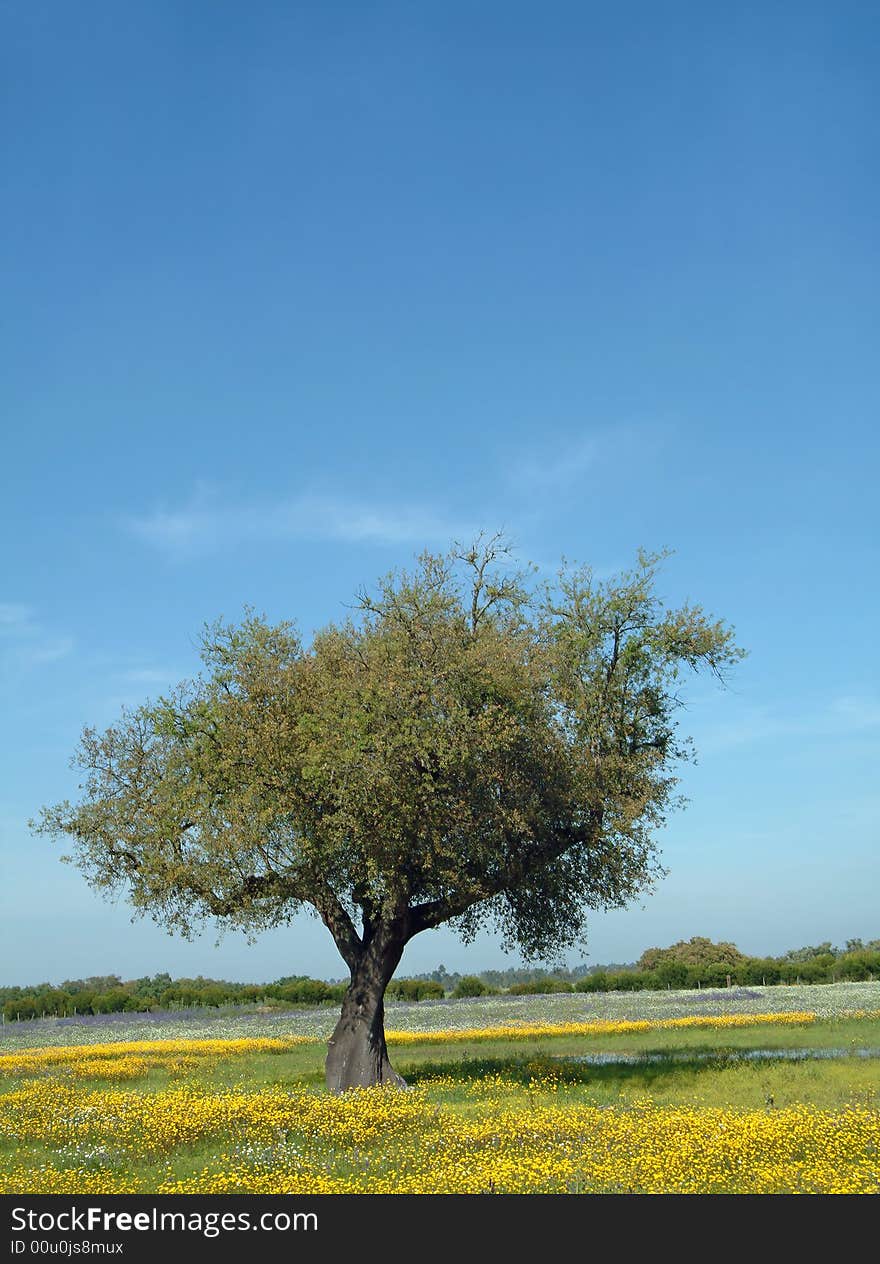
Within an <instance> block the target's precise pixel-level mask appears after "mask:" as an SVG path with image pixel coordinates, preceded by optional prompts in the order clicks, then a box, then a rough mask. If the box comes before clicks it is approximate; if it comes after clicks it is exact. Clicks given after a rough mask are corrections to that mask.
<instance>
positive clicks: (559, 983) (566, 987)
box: [508, 978, 574, 996]
mask: <svg viewBox="0 0 880 1264" xmlns="http://www.w3.org/2000/svg"><path fill="white" fill-rule="evenodd" d="M508 991H509V992H510V994H511V995H512V996H540V995H543V994H544V993H546V992H573V991H574V987H573V985H572V984H571V983H569V982H568V980H567V979H553V978H548V979H532V980H530V981H529V982H527V983H514V984H513V985H512V986H511V987H510V988H508Z"/></svg>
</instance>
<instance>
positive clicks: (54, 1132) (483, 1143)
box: [0, 984, 880, 1194]
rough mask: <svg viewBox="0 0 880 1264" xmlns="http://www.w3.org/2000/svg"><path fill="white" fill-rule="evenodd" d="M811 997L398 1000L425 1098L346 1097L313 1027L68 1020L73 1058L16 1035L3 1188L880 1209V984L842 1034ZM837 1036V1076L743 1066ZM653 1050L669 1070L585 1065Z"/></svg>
mask: <svg viewBox="0 0 880 1264" xmlns="http://www.w3.org/2000/svg"><path fill="white" fill-rule="evenodd" d="M808 991H809V992H821V993H823V994H827V993H828V992H829V991H831V988H829V987H827V986H826V987H822V988H816V989H805V988H800V989H794V988H786V989H773V990H772V1000H773V1001H774V1002H775V1001H776V1000H777V997H778V996H780V995H784V994H786V993H789V994H794V995H792V997H791V1000H792V1001H794V1000H795V999H797V1000H799V1001H800V1007H799V1008H798V1007H795V1006H794V1005H789V1006H784V1007H783V1006H779V1005H774V1007H773V1009H772V1010H771V1009H770V1008H769V1006H768V999H769V998H768V996H767V993H770V992H771V989H767V992H766V993H765V992H763V991H762V990H756V995H748V996H743V995H742V994H738V995H734V996H730V995H729V994H727V995H725V994H720V995H719V994H715V1007H716V1008H715V1012H714V1013H707V1012H705V1011H704V1010H703V1009H695V1007H694V1005H693V1003H688V1002H686V1001H683V1000H681V995H682V994H678V997H677V998H676V995H675V994H666V995H665V996H661V997H660V998H659V1000H660V1001H665V1007H664V1006H662V1005H661V1004H659V1003H658V1002H657V998H655V997H652V998H650V999H651V1001H652V1002H654V1004H653V1007H652V1010H651V1012H650V1013H649V1014H646V1013H645V1007H644V1005H643V1002H644V994H639V995H636V996H630V997H626V998H622V999H624V1000H625V1001H627V1002H628V1005H627V1010H626V1011H624V1012H621V1010H620V1008H617V1010H616V1012H614V1007H615V1005H616V1003H617V1001H618V1000H619V999H621V998H617V997H615V998H614V1000H613V1002H612V1003H611V1004H610V1005H609V1004H607V1002H608V1001H609V998H607V997H599V998H596V997H591V996H588V997H585V998H581V997H577V996H565V995H564V996H553V997H516V998H510V999H511V1000H512V1001H515V1002H516V1004H515V1005H499V1004H497V1003H496V1004H493V1003H492V1002H493V1001H496V1002H498V1001H501V1000H502V998H490V1000H489V1001H486V1000H482V1001H480V1000H478V1001H471V1002H459V1003H455V1004H452V1005H442V1006H433V1007H431V1010H430V1011H429V1012H431V1013H432V1014H433V1017H431V1019H430V1020H429V1021H427V1022H424V1023H423V1025H422V1027H421V1029H417V1028H416V1026H415V1025H414V1024H413V1025H411V1024H409V1023H407V1025H406V1026H404V1023H403V1019H405V1018H409V1015H410V1014H411V1013H413V1012H417V1013H420V1014H422V1015H425V1013H426V1010H427V1006H425V1004H424V1003H423V1004H422V1005H421V1006H418V1007H416V1006H394V1007H391V1006H389V1007H388V1008H389V1016H388V1017H389V1028H390V1030H389V1043H390V1044H391V1045H392V1046H394V1047H395V1049H396V1052H395V1053H394V1058H395V1062H396V1063H403V1064H402V1065H401V1069H402V1070H403V1071H404V1073H405V1074H406V1075H407V1078H408V1079H409V1082H410V1084H411V1087H410V1088H407V1089H390V1088H385V1089H372V1090H362V1091H360V1092H353V1093H349V1094H345V1095H343V1096H341V1097H333V1096H330V1095H328V1094H326V1093H325V1092H324V1091H323V1089H322V1087H321V1084H320V1067H321V1061H322V1058H323V1052H324V1048H323V1039H322V1035H323V1033H317V1032H309V1031H305V1032H304V1031H302V1030H300V1031H292V1030H291V1029H290V1027H291V1025H292V1020H300V1021H301V1020H302V1018H303V1015H302V1014H290V1013H287V1014H284V1015H283V1016H281V1017H282V1018H283V1020H284V1022H285V1026H284V1027H280V1026H279V1024H278V1022H277V1020H276V1019H274V1018H273V1017H272V1016H268V1015H267V1016H256V1018H257V1023H258V1024H259V1025H258V1026H256V1027H255V1026H247V1020H245V1019H243V1016H235V1017H234V1019H233V1024H232V1026H233V1030H230V1025H229V1024H228V1023H227V1022H226V1021H225V1020H222V1019H221V1020H217V1019H215V1021H214V1025H213V1028H212V1034H211V1035H207V1034H206V1032H205V1024H204V1023H197V1024H194V1023H192V1022H190V1021H187V1022H185V1023H181V1022H178V1023H177V1025H176V1028H175V1025H174V1023H173V1022H171V1021H170V1020H169V1018H168V1017H165V1018H163V1020H162V1022H161V1024H160V1023H157V1024H155V1025H153V1026H152V1027H151V1028H146V1027H145V1025H143V1024H132V1023H131V1022H126V1023H118V1022H114V1023H105V1024H103V1025H98V1024H88V1023H84V1024H79V1025H75V1024H68V1025H67V1026H65V1027H63V1028H61V1029H60V1031H61V1032H63V1033H64V1037H65V1039H63V1040H58V1039H56V1040H55V1041H54V1042H50V1041H49V1040H48V1039H46V1038H45V1034H44V1037H43V1038H42V1039H34V1035H35V1034H36V1033H34V1031H33V1029H34V1028H36V1027H44V1028H46V1029H48V1028H49V1024H48V1023H46V1024H36V1023H28V1024H20V1025H17V1026H18V1030H13V1029H12V1025H10V1026H8V1027H7V1028H6V1029H5V1031H4V1033H3V1035H4V1047H3V1052H2V1053H0V1087H2V1089H3V1091H2V1092H0V1193H17V1194H24V1193H81V1194H93V1193H101V1194H110V1193H124V1192H132V1193H136V1192H142V1193H236V1192H252V1193H322V1192H328V1193H396V1192H401V1193H405V1192H412V1193H481V1192H507V1193H542V1192H547V1193H550V1192H553V1193H556V1192H561V1193H590V1192H605V1193H608V1192H611V1193H615V1192H628V1191H637V1192H645V1193H661V1192H669V1193H704V1192H742V1193H745V1192H749V1193H780V1192H801V1193H838V1192H839V1193H880V1062H878V1060H877V1059H876V1058H875V1059H873V1060H870V1061H869V1060H864V1061H862V1062H861V1063H860V1062H859V1061H858V1059H856V1057H855V1056H854V1055H855V1053H856V1052H857V1050H856V1044H857V1043H860V1044H862V1045H864V1044H871V1045H873V1046H877V1047H880V986H878V985H873V989H869V985H864V984H863V985H840V986H838V987H837V988H836V989H835V991H836V992H837V1004H836V1009H835V1011H834V1014H833V1016H832V1017H830V1018H829V1017H828V1009H827V1002H826V1010H825V1015H824V1016H823V1014H822V1013H817V1012H816V1009H815V1007H812V1006H810V1005H809V1004H808V1003H805V1002H808V1001H809V1000H810V999H812V998H810V997H806V996H805V995H804V993H805V992H808ZM823 999H824V995H823ZM829 999H830V998H829ZM560 1001H562V1002H568V1003H569V1004H568V1007H562V1006H560V1005H559V1002H560ZM597 1001H598V1004H597ZM725 1001H727V1002H728V1004H724V1002H725ZM844 1001H845V1002H846V1003H845V1004H844ZM547 1002H550V1003H551V1004H547ZM571 1002H575V1003H577V1002H580V1005H579V1006H578V1007H577V1008H572V1007H571ZM603 1002H605V1003H606V1004H605V1007H604V1011H603V1008H602V1003H603ZM761 1002H763V1004H761ZM722 1006H723V1008H722ZM683 1010H684V1011H685V1012H682V1011H683ZM847 1015H849V1016H848V1017H847ZM322 1017H323V1015H322ZM327 1017H328V1018H329V1020H330V1021H331V1022H332V1015H328V1016H327ZM243 1027H244V1030H246V1031H247V1033H248V1034H246V1035H245V1034H243V1031H242V1028H243ZM25 1028H27V1029H28V1030H23V1029H25ZM55 1030H56V1032H58V1026H57V1025H55ZM823 1031H826V1035H827V1040H828V1041H829V1042H832V1043H836V1044H840V1045H842V1046H844V1047H843V1048H842V1049H840V1050H838V1051H837V1053H839V1054H840V1055H841V1060H839V1061H837V1062H835V1063H833V1064H832V1063H830V1062H829V1063H828V1064H827V1065H826V1064H824V1063H819V1062H814V1063H812V1064H810V1065H801V1066H795V1065H794V1064H790V1065H789V1067H788V1068H787V1069H785V1068H782V1067H779V1066H771V1065H770V1064H769V1063H768V1064H765V1065H763V1066H762V1065H761V1064H760V1063H759V1064H755V1065H751V1064H749V1065H745V1064H742V1063H740V1064H739V1065H737V1066H727V1067H725V1065H724V1063H723V1058H722V1056H721V1051H722V1050H723V1049H724V1048H726V1047H728V1045H729V1042H731V1041H734V1040H735V1041H738V1042H740V1045H739V1047H741V1046H742V1042H743V1041H745V1040H750V1041H752V1042H753V1043H754V1046H755V1047H756V1048H759V1049H760V1048H761V1047H762V1046H764V1045H766V1044H767V1043H768V1042H769V1041H770V1039H771V1037H772V1036H773V1035H774V1033H775V1035H776V1038H777V1039H779V1040H784V1041H785V1042H790V1044H791V1045H792V1046H794V1047H798V1046H803V1047H806V1046H807V1045H808V1044H809V1043H810V1042H811V1041H815V1040H816V1038H817V1035H821V1034H822V1032H823ZM46 1034H47V1033H46ZM59 1034H60V1033H59ZM75 1037H78V1039H75ZM635 1038H644V1039H646V1040H650V1042H651V1046H650V1047H651V1048H652V1049H654V1050H656V1049H657V1048H660V1049H668V1050H669V1051H670V1061H669V1065H668V1066H664V1067H658V1066H657V1065H656V1063H655V1062H652V1063H650V1064H646V1065H644V1066H642V1065H635V1064H634V1065H632V1066H629V1067H626V1068H624V1069H623V1070H621V1069H620V1068H619V1067H618V1068H616V1069H609V1068H597V1067H593V1066H585V1065H583V1064H579V1063H578V1051H580V1050H583V1051H586V1050H593V1049H602V1050H613V1049H615V1048H620V1047H621V1046H622V1045H624V1044H625V1043H626V1042H627V1041H632V1040H633V1039H635ZM694 1040H698V1041H699V1045H698V1046H689V1045H688V1044H687V1042H693V1041H694ZM688 1048H691V1049H692V1052H693V1053H694V1060H693V1062H692V1063H690V1064H688V1063H685V1064H683V1065H678V1064H677V1063H675V1062H674V1060H673V1059H672V1056H671V1055H672V1052H673V1051H675V1050H678V1052H679V1053H681V1052H682V1050H684V1052H685V1054H687V1050H688ZM713 1048H714V1049H717V1050H718V1051H719V1054H718V1059H717V1063H710V1064H699V1065H698V1063H697V1061H696V1059H697V1056H699V1057H700V1058H705V1057H706V1056H707V1050H708V1051H709V1056H710V1057H713V1056H714V1055H712V1054H711V1050H712V1049H713ZM560 1050H561V1052H560ZM697 1051H699V1052H698V1053H697ZM850 1055H852V1056H850ZM651 1056H652V1058H656V1057H657V1056H658V1055H657V1054H656V1052H655V1053H652V1055H651ZM659 1056H660V1058H661V1060H662V1058H663V1057H664V1056H665V1055H664V1054H662V1053H661V1054H660V1055H659ZM405 1059H410V1061H409V1062H405V1063H404V1062H403V1060H405Z"/></svg>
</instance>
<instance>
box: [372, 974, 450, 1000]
mask: <svg viewBox="0 0 880 1264" xmlns="http://www.w3.org/2000/svg"><path fill="white" fill-rule="evenodd" d="M385 995H386V996H387V997H388V999H389V1000H390V1001H442V999H443V997H444V996H445V995H446V992H445V989H444V988H443V985H442V984H440V983H435V982H434V980H433V979H392V980H391V982H390V983H389V984H388V987H387V988H386V990H385Z"/></svg>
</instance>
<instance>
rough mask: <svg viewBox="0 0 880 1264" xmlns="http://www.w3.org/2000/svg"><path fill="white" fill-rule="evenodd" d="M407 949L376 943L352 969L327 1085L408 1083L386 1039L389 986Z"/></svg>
mask: <svg viewBox="0 0 880 1264" xmlns="http://www.w3.org/2000/svg"><path fill="white" fill-rule="evenodd" d="M402 954H403V942H402V941H400V942H398V941H392V942H387V941H386V942H384V943H379V942H375V943H373V944H371V945H370V947H369V948H368V949H366V950H365V951H364V953H363V955H362V957H361V958H360V960H359V961H358V962H357V964H356V965H354V966H352V968H351V983H350V984H349V987H348V991H347V992H346V994H345V997H344V999H343V1002H342V1014H341V1016H340V1019H339V1022H338V1023H337V1024H336V1029H335V1031H334V1032H333V1035H332V1036H331V1037H330V1041H329V1043H328V1048H327V1062H326V1064H325V1074H326V1079H327V1088H328V1089H329V1090H330V1091H331V1092H332V1093H342V1092H344V1091H345V1090H346V1089H347V1088H368V1087H370V1086H371V1085H374V1084H399V1085H403V1084H405V1083H406V1081H405V1080H403V1079H401V1077H400V1076H399V1075H398V1074H397V1072H396V1071H395V1070H394V1068H393V1067H392V1065H391V1063H390V1062H389V1060H388V1048H387V1046H386V1044H385V1003H384V998H385V988H386V987H387V986H388V981H389V980H390V978H391V976H392V975H393V974H394V971H395V970H396V969H397V965H398V962H399V961H400V958H401V956H402Z"/></svg>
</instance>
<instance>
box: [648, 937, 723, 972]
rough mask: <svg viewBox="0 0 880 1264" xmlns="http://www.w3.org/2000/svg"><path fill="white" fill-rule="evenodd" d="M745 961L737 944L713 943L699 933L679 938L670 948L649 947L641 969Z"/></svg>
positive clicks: (713, 964)
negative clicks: (689, 937) (686, 938)
mask: <svg viewBox="0 0 880 1264" xmlns="http://www.w3.org/2000/svg"><path fill="white" fill-rule="evenodd" d="M743 961H745V957H744V955H743V954H742V953H741V952H740V951H739V949H738V948H737V947H736V945H735V944H728V943H719V944H713V943H712V941H711V939H704V938H702V937H701V936H699V935H695V936H693V938H691V939H688V940H684V939H682V940H679V942H678V943H676V944H672V945H671V946H670V947H669V948H648V949H646V950H645V952H643V953H642V955H641V957H640V958H639V963H638V966H639V969H640V970H657V969H658V968H659V967H660V966H664V965H679V966H685V967H688V966H696V967H699V966H715V965H727V966H738V965H741V964H742V962H743Z"/></svg>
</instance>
